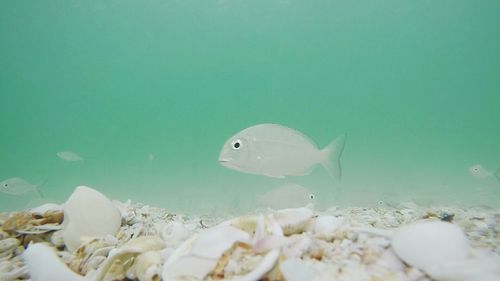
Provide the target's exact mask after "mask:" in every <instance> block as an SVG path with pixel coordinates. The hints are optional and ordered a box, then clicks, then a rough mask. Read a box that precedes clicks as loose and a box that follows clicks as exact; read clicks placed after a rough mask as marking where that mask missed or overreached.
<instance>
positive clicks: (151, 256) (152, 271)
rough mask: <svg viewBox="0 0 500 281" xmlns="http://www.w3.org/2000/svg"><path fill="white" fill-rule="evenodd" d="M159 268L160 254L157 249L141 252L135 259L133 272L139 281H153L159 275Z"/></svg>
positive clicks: (160, 266)
mask: <svg viewBox="0 0 500 281" xmlns="http://www.w3.org/2000/svg"><path fill="white" fill-rule="evenodd" d="M161 268H162V265H161V255H160V253H159V252H158V251H150V252H145V253H142V254H140V255H139V256H137V259H136V261H135V272H136V275H137V278H138V279H139V281H153V280H154V278H155V277H156V278H158V277H159V276H160V275H161Z"/></svg>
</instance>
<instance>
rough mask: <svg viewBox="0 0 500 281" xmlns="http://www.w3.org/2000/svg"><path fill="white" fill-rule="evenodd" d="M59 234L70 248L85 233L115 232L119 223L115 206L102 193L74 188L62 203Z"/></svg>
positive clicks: (103, 233)
mask: <svg viewBox="0 0 500 281" xmlns="http://www.w3.org/2000/svg"><path fill="white" fill-rule="evenodd" d="M62 225H63V231H62V237H63V239H64V243H65V244H66V247H67V248H68V250H70V251H74V250H76V249H77V248H78V247H79V246H80V245H81V244H82V242H83V238H85V237H104V236H106V235H107V234H111V235H114V234H115V233H116V232H117V231H118V229H119V228H120V225H121V216H120V212H119V211H118V209H117V208H116V207H115V206H114V205H113V203H111V201H110V200H109V199H108V198H106V196H104V195H103V194H102V193H100V192H98V191H96V190H94V189H92V188H89V187H86V186H79V187H77V188H76V189H75V191H74V192H73V194H71V196H70V197H69V199H68V201H66V203H65V204H64V221H63V224H62Z"/></svg>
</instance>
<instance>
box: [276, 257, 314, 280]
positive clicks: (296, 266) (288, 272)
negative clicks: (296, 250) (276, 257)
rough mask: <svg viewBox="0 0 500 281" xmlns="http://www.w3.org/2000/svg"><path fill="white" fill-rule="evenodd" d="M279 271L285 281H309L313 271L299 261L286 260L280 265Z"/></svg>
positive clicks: (312, 277)
mask: <svg viewBox="0 0 500 281" xmlns="http://www.w3.org/2000/svg"><path fill="white" fill-rule="evenodd" d="M280 271H281V273H282V274H283V277H285V280H286V281H310V280H313V279H314V278H315V273H314V271H313V270H312V269H311V268H310V267H309V266H307V264H306V263H305V262H304V261H303V260H301V259H287V260H286V261H284V262H282V263H281V264H280Z"/></svg>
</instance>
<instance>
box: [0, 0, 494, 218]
mask: <svg viewBox="0 0 500 281" xmlns="http://www.w3.org/2000/svg"><path fill="white" fill-rule="evenodd" d="M1 6H2V7H1V8H0V105H1V110H0V132H1V136H2V137H1V139H0V180H4V179H7V178H11V177H15V176H18V177H22V178H24V179H26V180H28V181H30V182H34V183H36V182H41V181H44V180H46V183H45V184H44V185H43V186H42V187H41V189H42V192H43V194H44V195H45V200H49V201H56V202H62V201H64V200H65V199H66V198H67V197H68V196H69V194H70V193H71V192H72V191H73V189H74V188H75V187H76V186H77V185H82V184H85V185H88V186H91V187H93V188H96V189H98V190H100V191H101V192H103V193H105V194H106V195H108V196H109V197H111V198H114V199H119V200H127V199H131V200H132V201H134V202H144V203H146V204H151V205H155V206H160V207H165V208H171V209H182V210H188V211H200V210H204V211H205V210H210V211H217V210H219V211H221V210H222V211H228V210H229V211H231V210H244V209H252V208H254V207H255V206H254V203H255V200H254V198H255V197H256V196H257V195H259V194H262V193H263V192H265V191H266V190H269V189H272V188H273V187H276V186H279V185H281V184H284V183H289V182H296V183H299V184H302V185H304V186H305V187H307V188H309V189H310V190H312V191H313V192H314V193H315V194H316V195H317V198H319V201H320V203H318V205H320V206H322V207H323V208H325V207H327V206H331V205H337V204H344V205H345V204H376V203H377V202H378V201H379V200H386V201H394V200H396V201H407V200H416V201H419V202H424V203H425V202H427V203H429V204H442V203H446V204H468V205H490V206H498V204H499V203H498V202H500V182H499V181H497V180H496V179H494V178H491V177H490V178H486V179H478V178H474V177H472V176H471V175H470V174H469V173H468V171H467V169H468V167H470V166H471V165H473V164H476V163H479V164H482V165H483V166H484V167H486V168H488V169H490V170H495V169H497V168H499V167H500V36H499V34H500V17H498V12H499V11H500V2H499V1H497V0H491V1H488V0H484V1H462V0H460V1H456V0H454V1H451V0H450V1H396V0H391V1H333V0H327V1H298V0H289V1H287V0H281V1H278V0H265V1H264V0H258V1H243V0H234V1H233V0H218V1H214V0H206V1H205V0H203V1H202V0H198V1H191V0H186V1H184V0H183V1H172V0H161V1H160V0H154V1H152V0H147V1H132V0H121V1H115V0H108V1H75V0H53V1H19V0H7V1H3V2H2V5H1ZM265 122H272V123H280V124H283V125H286V126H289V127H292V128H296V129H298V130H300V131H302V132H304V133H305V134H307V135H309V136H310V137H311V138H312V139H314V140H315V141H316V142H317V143H318V145H319V146H324V145H326V144H327V143H329V142H330V140H331V139H333V138H334V137H336V136H338V135H340V134H341V133H346V134H347V145H346V149H345V151H344V154H343V157H342V167H343V180H342V182H341V183H340V184H339V183H336V182H335V181H334V180H332V179H331V178H330V177H329V176H328V174H327V173H326V172H325V171H324V169H322V168H321V167H318V168H317V169H315V170H314V171H313V173H312V174H310V175H309V176H306V177H291V178H288V179H286V180H279V179H271V178H266V177H262V176H256V175H249V174H243V173H240V172H237V171H233V170H229V169H226V168H224V167H222V166H220V165H219V163H218V162H217V157H218V153H219V150H220V149H221V146H222V144H223V143H224V142H225V141H226V139H227V138H228V137H230V136H231V135H232V134H234V133H236V132H237V131H239V130H241V129H243V128H246V127H248V126H251V125H254V124H258V123H265ZM66 150H70V151H74V152H76V153H78V154H79V155H81V156H82V157H83V158H84V159H85V160H84V161H83V162H77V163H70V162H66V161H63V160H61V159H59V158H58V157H57V156H56V153H57V152H59V151H66ZM150 154H152V155H153V156H154V159H153V160H150V159H149V157H150ZM34 199H36V194H26V195H23V196H13V195H8V194H3V193H2V194H0V206H1V207H0V208H1V210H9V209H15V208H22V207H24V206H26V204H28V202H29V201H31V200H34Z"/></svg>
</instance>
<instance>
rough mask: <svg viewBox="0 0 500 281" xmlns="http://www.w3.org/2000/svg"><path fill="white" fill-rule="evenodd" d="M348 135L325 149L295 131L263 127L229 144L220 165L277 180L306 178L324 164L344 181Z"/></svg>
mask: <svg viewBox="0 0 500 281" xmlns="http://www.w3.org/2000/svg"><path fill="white" fill-rule="evenodd" d="M344 143H345V135H341V136H339V137H338V138H336V139H335V140H333V141H332V142H331V143H330V144H329V145H327V146H326V147H325V148H323V149H318V147H317V146H316V145H315V144H314V142H313V141H312V140H311V139H310V138H308V137H307V136H305V135H304V134H302V133H301V132H299V131H296V130H294V129H291V128H288V127H285V126H282V125H278V124H260V125H255V126H252V127H250V128H247V129H244V130H242V131H241V132H239V133H237V134H236V135H234V136H232V137H231V138H229V140H227V141H226V143H225V144H224V146H223V147H222V150H221V152H220V155H219V162H220V163H221V164H222V165H223V166H225V167H227V168H230V169H234V170H238V171H241V172H245V173H250V174H258V175H265V176H269V177H274V178H284V177H285V176H303V175H307V174H309V173H310V172H311V170H312V169H313V168H314V166H315V165H316V164H321V165H323V167H325V169H326V170H327V171H328V173H329V174H330V175H331V176H332V177H334V178H336V179H337V180H340V179H341V169H340V157H341V155H342V151H343V149H344Z"/></svg>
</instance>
